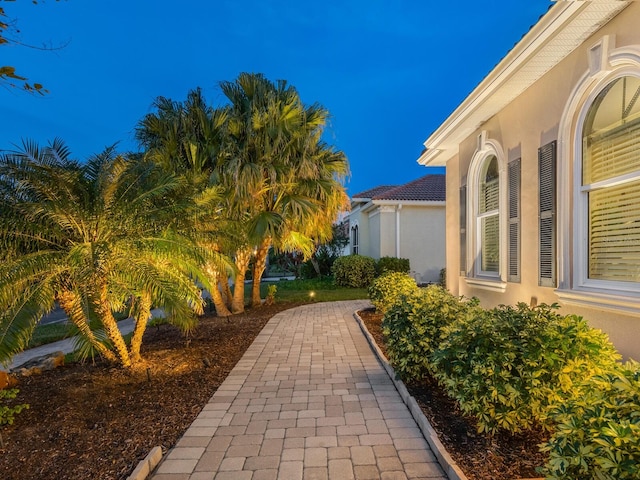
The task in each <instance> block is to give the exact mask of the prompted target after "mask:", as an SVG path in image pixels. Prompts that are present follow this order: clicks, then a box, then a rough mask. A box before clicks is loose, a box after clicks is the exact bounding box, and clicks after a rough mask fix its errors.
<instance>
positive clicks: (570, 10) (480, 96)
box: [418, 0, 631, 165]
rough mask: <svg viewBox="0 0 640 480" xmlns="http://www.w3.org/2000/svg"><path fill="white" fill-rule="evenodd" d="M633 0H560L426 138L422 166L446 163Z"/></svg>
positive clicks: (421, 160) (421, 159)
mask: <svg viewBox="0 0 640 480" xmlns="http://www.w3.org/2000/svg"><path fill="white" fill-rule="evenodd" d="M630 3H631V1H630V0H589V1H583V0H556V3H555V5H553V6H552V7H551V8H550V9H549V10H548V11H547V13H546V14H545V15H543V16H542V17H541V18H540V20H539V21H538V23H536V24H535V25H533V26H532V27H531V29H530V30H529V32H527V33H526V34H525V35H524V36H523V37H522V39H521V40H520V41H519V42H518V43H517V44H516V45H515V46H514V47H513V48H512V49H511V50H510V51H509V52H508V53H507V55H506V56H505V57H504V58H503V59H502V60H501V61H500V63H498V65H496V67H495V68H494V69H493V70H492V71H491V72H490V73H489V74H488V75H487V76H486V77H485V78H484V79H483V80H482V82H481V83H480V84H479V85H478V86H477V87H476V88H475V89H474V90H473V91H472V92H471V93H470V94H469V96H468V97H467V98H466V99H465V100H464V101H463V102H462V103H461V104H460V105H459V106H458V108H456V110H455V111H454V112H453V113H452V114H451V115H450V116H449V117H448V118H447V119H446V120H445V121H444V122H443V123H442V125H440V126H439V127H438V129H437V130H436V131H435V132H433V133H432V134H431V136H429V138H427V140H426V141H425V142H424V146H425V150H424V151H423V152H422V154H421V155H420V158H418V163H420V164H422V165H445V164H446V162H447V160H449V159H450V158H451V157H453V156H454V155H455V154H456V153H457V152H458V145H459V144H460V143H461V142H462V141H464V140H465V139H466V138H467V137H468V136H469V135H471V134H472V133H473V132H474V131H476V130H477V129H478V128H480V126H481V125H482V124H483V123H484V122H486V121H487V120H489V119H490V118H491V117H493V116H494V115H495V114H497V113H498V112H499V111H500V110H502V109H503V108H504V107H505V106H507V105H508V104H509V103H510V102H511V101H512V100H513V99H515V98H516V97H517V96H518V95H520V94H521V93H522V92H524V91H525V90H526V89H527V88H529V87H530V86H531V85H533V84H534V83H535V82H536V81H537V80H538V79H540V78H541V77H542V76H543V75H544V74H545V73H547V72H548V71H549V70H551V69H552V68H553V67H554V66H556V65H557V64H558V63H559V62H560V61H561V60H563V59H564V58H565V57H566V56H567V55H569V54H570V53H571V52H573V51H574V50H575V49H576V48H578V47H579V46H580V45H581V44H582V43H583V42H584V41H585V40H586V39H587V38H589V37H590V36H591V35H592V34H593V33H594V32H595V31H596V30H598V29H599V28H600V27H602V26H603V25H605V24H606V23H607V22H608V21H609V20H611V19H612V18H613V17H614V16H616V15H617V14H618V13H619V12H620V11H622V10H623V9H624V8H625V7H627V6H628V5H629V4H630Z"/></svg>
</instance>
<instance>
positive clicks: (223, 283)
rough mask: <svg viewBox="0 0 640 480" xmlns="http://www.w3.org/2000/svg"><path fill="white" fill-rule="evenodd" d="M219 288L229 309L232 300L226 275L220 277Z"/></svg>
mask: <svg viewBox="0 0 640 480" xmlns="http://www.w3.org/2000/svg"><path fill="white" fill-rule="evenodd" d="M219 280H220V288H221V289H222V296H223V297H224V302H225V305H227V307H229V308H231V301H232V300H233V294H232V293H231V287H229V277H228V276H227V275H224V274H221V275H220V278H219Z"/></svg>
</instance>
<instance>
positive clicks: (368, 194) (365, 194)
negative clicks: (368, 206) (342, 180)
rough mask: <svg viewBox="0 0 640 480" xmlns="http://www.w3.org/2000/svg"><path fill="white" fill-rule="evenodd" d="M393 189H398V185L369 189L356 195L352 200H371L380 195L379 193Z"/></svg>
mask: <svg viewBox="0 0 640 480" xmlns="http://www.w3.org/2000/svg"><path fill="white" fill-rule="evenodd" d="M394 188H398V185H380V186H379V187H375V188H370V189H369V190H365V191H364V192H360V193H356V194H355V195H353V197H352V198H369V199H371V198H373V197H375V196H376V195H380V194H381V193H384V192H386V191H387V190H393V189H394Z"/></svg>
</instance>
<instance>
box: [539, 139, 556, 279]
mask: <svg viewBox="0 0 640 480" xmlns="http://www.w3.org/2000/svg"><path fill="white" fill-rule="evenodd" d="M556 149H557V142H555V141H553V142H551V143H548V144H547V145H545V146H543V147H540V148H539V149H538V169H539V176H540V188H539V206H540V210H539V217H538V219H539V229H540V232H539V235H540V236H539V239H540V245H539V255H540V256H539V260H540V261H539V272H540V276H539V280H538V284H539V285H541V286H543V287H555V286H556Z"/></svg>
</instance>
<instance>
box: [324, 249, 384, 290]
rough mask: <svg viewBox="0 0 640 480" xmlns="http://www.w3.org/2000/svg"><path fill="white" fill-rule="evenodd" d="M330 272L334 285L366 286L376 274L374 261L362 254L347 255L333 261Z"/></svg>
mask: <svg viewBox="0 0 640 480" xmlns="http://www.w3.org/2000/svg"><path fill="white" fill-rule="evenodd" d="M331 272H332V273H333V276H334V279H335V282H336V285H340V286H342V287H352V288H367V287H368V286H369V285H370V284H371V281H372V280H373V279H374V278H375V276H376V261H375V260H374V259H373V258H371V257H366V256H364V255H347V256H345V257H340V258H338V259H336V261H335V262H333V266H332V267H331Z"/></svg>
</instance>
